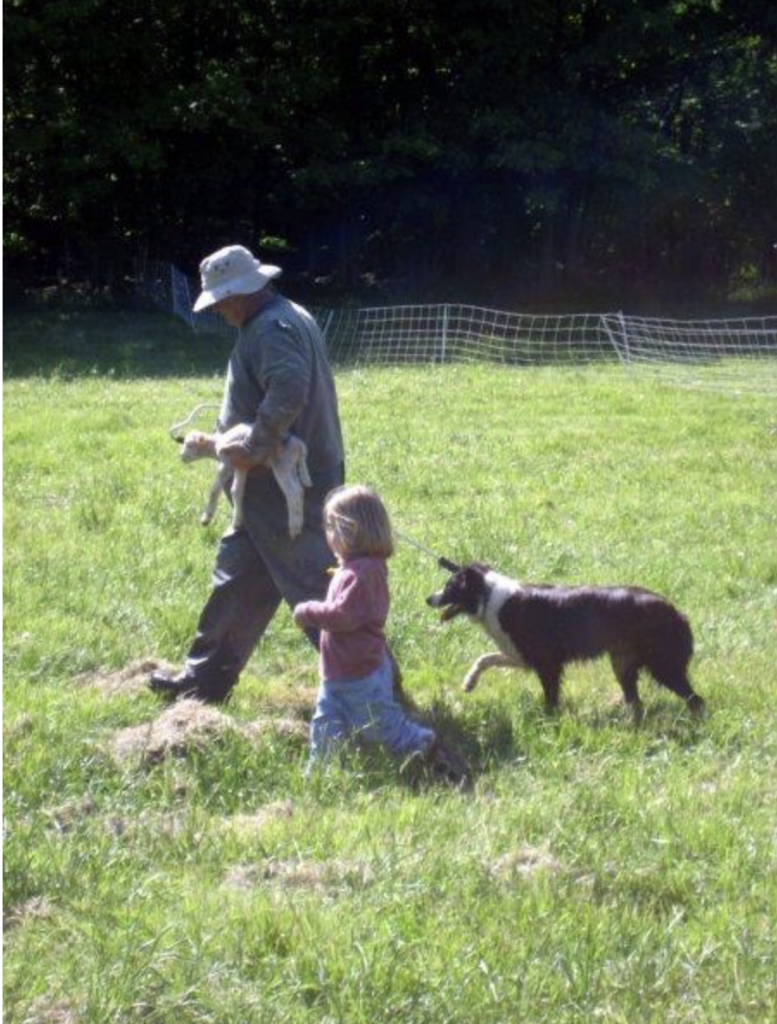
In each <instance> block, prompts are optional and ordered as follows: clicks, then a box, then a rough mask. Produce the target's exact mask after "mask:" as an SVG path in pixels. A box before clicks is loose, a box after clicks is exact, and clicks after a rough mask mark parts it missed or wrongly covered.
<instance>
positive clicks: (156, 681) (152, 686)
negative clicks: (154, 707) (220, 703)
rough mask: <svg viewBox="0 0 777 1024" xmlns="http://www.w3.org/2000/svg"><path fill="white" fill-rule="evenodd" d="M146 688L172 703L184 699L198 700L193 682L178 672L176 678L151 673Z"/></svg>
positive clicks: (168, 674)
mask: <svg viewBox="0 0 777 1024" xmlns="http://www.w3.org/2000/svg"><path fill="white" fill-rule="evenodd" d="M148 688H149V690H151V692H152V693H156V694H158V695H159V696H160V697H163V698H164V699H165V700H169V701H174V700H180V699H182V698H184V697H196V698H199V693H198V691H197V684H196V683H195V681H194V680H193V679H191V678H189V677H187V676H186V674H185V673H184V672H180V673H179V674H178V675H177V676H174V675H171V674H170V673H169V672H164V671H157V672H152V673H151V675H150V676H149V677H148Z"/></svg>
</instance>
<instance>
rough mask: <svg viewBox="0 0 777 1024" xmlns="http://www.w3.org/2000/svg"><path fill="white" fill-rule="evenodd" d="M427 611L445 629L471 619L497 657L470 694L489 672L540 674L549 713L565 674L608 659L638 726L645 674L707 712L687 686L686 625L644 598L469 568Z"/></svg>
mask: <svg viewBox="0 0 777 1024" xmlns="http://www.w3.org/2000/svg"><path fill="white" fill-rule="evenodd" d="M427 604H429V605H431V606H432V607H433V608H442V609H443V613H442V620H443V622H447V621H448V620H449V619H452V618H454V617H455V616H456V615H461V614H465V615H468V616H469V617H470V618H471V619H473V620H474V621H477V622H479V623H480V624H481V625H482V626H483V628H484V629H485V631H486V633H488V635H489V636H490V637H491V639H492V640H494V641H495V643H496V645H497V647H498V648H499V651H500V653H498V654H484V655H483V657H481V658H478V660H477V661H476V662H475V664H474V665H473V666H472V668H471V669H470V671H469V672H468V674H467V677H466V679H465V680H464V690H465V691H470V690H474V688H475V686H476V685H477V681H478V679H479V678H480V676H481V674H482V673H483V672H485V670H486V669H488V668H494V667H497V666H503V667H508V666H509V667H513V668H524V669H529V670H531V671H533V672H536V673H537V675H538V676H539V679H540V682H541V683H542V689H543V691H544V693H545V703H546V705H547V707H548V708H556V707H557V705H558V700H559V691H560V688H561V677H562V675H563V672H564V667H565V666H566V665H567V664H569V663H570V662H573V661H589V660H591V659H594V658H600V657H602V656H603V655H604V654H608V655H609V656H610V662H611V664H612V668H613V671H614V672H615V675H616V677H617V679H618V682H619V683H620V685H621V688H622V690H623V696H624V699H625V701H626V704H627V705H628V706H629V707H630V708H631V709H632V711H633V714H634V718H635V720H637V721H639V719H640V718H641V716H642V705H641V703H640V699H639V692H638V690H637V679H638V676H639V672H640V669H643V668H646V669H648V671H649V672H650V674H651V675H652V676H653V678H654V679H655V680H656V682H658V683H660V684H661V685H662V686H665V687H666V688H667V689H668V690H671V691H672V692H673V693H676V694H677V695H678V697H681V698H682V699H683V700H684V701H685V702H686V704H687V706H688V707H689V708H690V709H691V710H692V711H694V712H701V711H702V710H703V708H704V701H703V700H702V698H701V697H700V696H699V695H698V694H697V693H695V692H694V690H693V689H692V687H691V684H690V682H689V681H688V663H689V662H690V660H691V657H692V656H693V634H692V633H691V627H690V624H689V623H688V620H687V619H686V617H685V616H684V615H682V614H681V613H680V612H679V611H678V610H677V609H676V608H675V607H674V605H672V604H670V602H669V601H667V600H666V599H665V598H663V597H660V596H659V595H658V594H653V593H651V591H649V590H642V589H641V588H638V587H552V586H544V585H538V584H528V583H526V584H521V583H516V582H515V581H514V580H511V579H508V578H507V577H506V576H502V575H501V574H500V573H497V572H494V571H493V570H492V569H490V568H489V567H488V566H486V565H479V564H473V565H469V566H466V567H464V568H462V569H459V570H458V571H457V572H456V573H455V574H454V575H453V576H452V577H451V579H450V580H449V581H448V583H447V584H446V586H445V587H444V588H443V589H442V590H441V591H440V592H439V593H437V594H432V596H431V597H429V598H427Z"/></svg>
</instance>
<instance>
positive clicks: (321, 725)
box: [310, 658, 435, 761]
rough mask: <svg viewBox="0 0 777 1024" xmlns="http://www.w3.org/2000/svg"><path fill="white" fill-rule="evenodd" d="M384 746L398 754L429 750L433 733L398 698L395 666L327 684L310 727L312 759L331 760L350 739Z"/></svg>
mask: <svg viewBox="0 0 777 1024" xmlns="http://www.w3.org/2000/svg"><path fill="white" fill-rule="evenodd" d="M351 736H352V737H358V738H359V739H363V740H366V741H367V742H369V743H383V744H384V745H385V746H386V747H388V749H389V750H390V751H391V752H392V753H394V754H409V753H411V752H413V751H416V750H426V749H427V748H428V747H429V745H430V744H431V743H432V741H433V740H434V739H435V733H434V731H433V730H432V729H427V728H426V727H425V726H423V725H418V723H417V722H414V721H413V720H412V719H411V718H408V716H407V715H406V714H405V712H404V711H403V710H402V708H401V706H400V705H399V704H398V703H397V701H396V700H395V698H394V692H393V680H392V669H391V662H390V661H389V659H388V658H385V659H384V661H383V663H382V665H381V666H380V667H379V668H377V669H375V671H374V672H371V673H370V675H368V676H365V677H364V678H363V679H349V680H345V681H342V682H339V681H338V682H332V681H328V680H323V681H322V683H321V687H320V689H319V691H318V700H317V702H316V713H315V715H314V716H313V721H312V723H311V725H310V759H311V761H318V760H321V759H323V758H325V757H327V756H328V755H329V754H330V753H331V752H332V751H333V750H334V749H335V748H336V747H338V746H339V745H340V744H341V743H342V742H343V741H344V740H345V739H347V738H348V737H351Z"/></svg>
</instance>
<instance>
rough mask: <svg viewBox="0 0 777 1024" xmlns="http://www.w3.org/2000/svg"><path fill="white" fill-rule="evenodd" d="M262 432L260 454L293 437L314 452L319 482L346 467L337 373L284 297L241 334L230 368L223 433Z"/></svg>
mask: <svg viewBox="0 0 777 1024" xmlns="http://www.w3.org/2000/svg"><path fill="white" fill-rule="evenodd" d="M238 423H253V424H255V426H254V430H253V433H252V437H251V443H252V447H256V448H261V446H262V441H263V440H265V441H266V440H268V439H275V438H278V437H282V436H283V435H285V434H286V433H287V432H289V431H291V432H292V433H294V434H296V436H297V437H299V438H301V439H302V440H303V441H304V442H305V444H306V445H307V446H308V468H309V469H310V472H311V473H313V474H317V473H324V472H326V471H328V470H331V469H334V468H335V467H337V466H339V465H341V463H342V462H343V438H342V431H341V428H340V417H339V414H338V409H337V394H336V392H335V385H334V379H333V377H332V370H331V367H330V365H329V361H328V359H327V355H326V344H325V342H324V337H323V335H322V333H321V331H320V329H319V327H318V324H317V323H316V321H315V320H314V319H313V317H312V316H311V315H310V313H308V312H307V310H305V309H303V308H302V306H298V305H296V303H294V302H291V301H290V300H289V299H287V298H285V297H284V296H281V295H277V296H275V298H273V299H272V300H271V301H270V302H268V303H267V305H265V306H262V308H261V309H260V310H259V311H258V312H257V313H256V314H255V315H254V316H253V317H251V319H250V320H248V321H247V322H246V323H245V324H243V326H242V327H241V328H240V331H239V334H238V339H237V343H236V344H235V347H234V349H233V350H232V355H231V356H230V359H229V366H228V368H227V380H226V387H225V389H224V399H223V402H222V405H221V413H220V415H219V430H220V431H222V432H223V431H225V430H228V429H229V428H230V427H233V426H235V425H236V424H238Z"/></svg>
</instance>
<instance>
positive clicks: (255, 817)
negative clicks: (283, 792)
mask: <svg viewBox="0 0 777 1024" xmlns="http://www.w3.org/2000/svg"><path fill="white" fill-rule="evenodd" d="M293 815H294V804H293V803H292V802H291V800H276V801H275V802H274V803H271V804H265V806H264V807H260V808H259V810H258V811H255V812H254V813H253V814H233V815H231V816H230V817H229V818H224V819H223V820H222V823H221V827H222V828H223V829H225V830H227V831H232V832H236V833H237V834H238V835H246V836H250V835H252V834H253V833H256V832H260V831H261V830H262V829H263V828H264V827H265V826H266V825H269V824H271V823H272V822H274V821H281V820H284V819H288V818H291V817H293Z"/></svg>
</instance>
